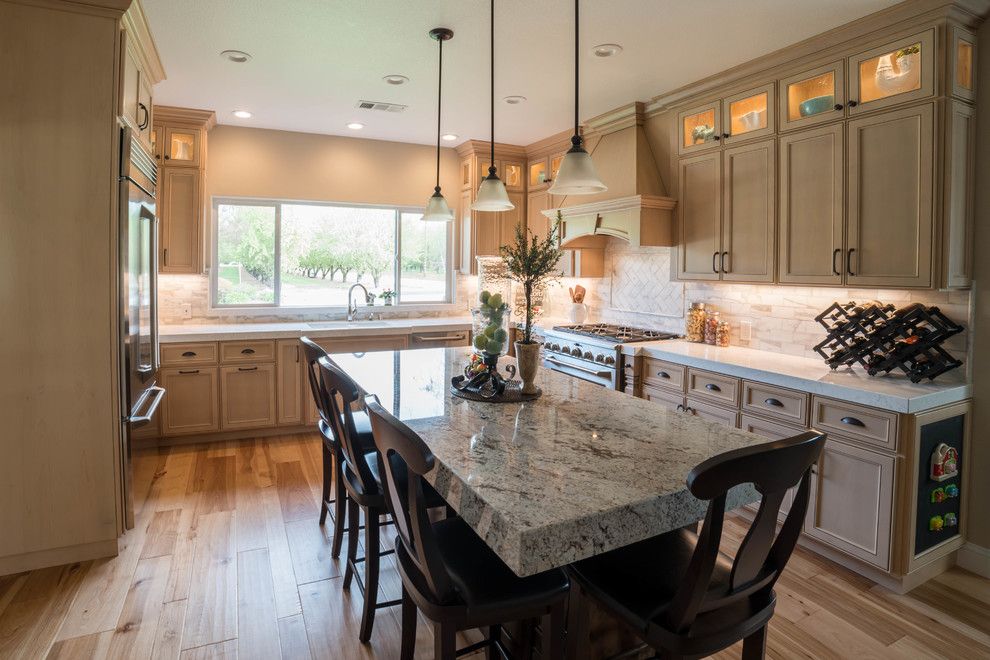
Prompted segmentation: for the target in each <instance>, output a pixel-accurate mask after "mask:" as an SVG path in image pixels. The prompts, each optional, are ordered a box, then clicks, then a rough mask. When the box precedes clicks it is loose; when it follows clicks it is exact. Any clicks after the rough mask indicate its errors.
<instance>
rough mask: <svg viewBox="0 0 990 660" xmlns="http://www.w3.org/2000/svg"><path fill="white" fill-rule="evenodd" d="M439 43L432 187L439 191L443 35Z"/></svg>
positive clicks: (438, 40)
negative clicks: (435, 177) (435, 174)
mask: <svg viewBox="0 0 990 660" xmlns="http://www.w3.org/2000/svg"><path fill="white" fill-rule="evenodd" d="M437 42H438V43H439V44H440V66H439V67H438V68H439V71H438V72H437V185H436V188H435V189H434V190H435V191H436V192H440V113H441V108H442V103H443V37H441V38H439V39H437Z"/></svg>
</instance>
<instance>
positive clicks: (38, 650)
mask: <svg viewBox="0 0 990 660" xmlns="http://www.w3.org/2000/svg"><path fill="white" fill-rule="evenodd" d="M320 466H321V460H320V445H319V441H318V438H317V437H316V436H315V435H302V436H282V437H277V438H261V439H257V440H246V441H240V442H231V443H227V444H216V445H209V446H206V445H201V446H186V447H174V448H161V449H153V450H143V451H140V452H139V453H138V455H137V456H136V457H135V462H134V471H135V480H134V481H135V489H136V496H135V499H136V502H135V510H136V514H137V522H138V524H137V527H136V528H135V529H133V530H131V531H130V532H128V534H127V535H126V536H125V537H124V543H123V544H122V549H121V553H120V555H119V556H117V557H115V558H113V559H107V560H99V561H92V562H85V563H81V564H73V565H69V566H60V567H56V568H49V569H44V570H38V571H32V572H30V573H22V574H19V575H11V576H6V577H0V658H5V659H6V658H32V659H33V658H45V657H49V658H73V659H75V658H106V657H112V658H182V659H183V660H192V659H193V658H197V659H198V658H235V657H240V658H242V659H244V658H264V659H270V658H278V657H283V658H348V659H349V658H395V657H398V642H399V622H398V612H397V611H395V608H393V609H392V610H380V611H379V615H378V618H377V621H376V624H375V632H374V636H373V639H372V642H371V644H370V645H367V646H364V645H362V644H360V643H359V642H358V641H357V628H358V624H359V620H360V604H361V601H360V595H359V592H358V591H357V590H356V589H355V590H354V593H353V595H348V594H347V593H344V592H343V591H342V590H341V586H340V585H341V578H340V576H341V572H342V567H341V564H340V563H339V562H335V561H332V560H331V559H330V558H329V534H328V531H327V530H325V529H322V528H321V527H320V526H319V525H318V524H317V518H318V513H319V494H320V483H321V467H320ZM742 533H743V528H742V527H741V525H740V524H739V523H738V522H733V523H732V524H730V525H729V526H728V529H727V545H728V546H734V545H736V544H738V542H739V540H740V539H741V535H742ZM386 536H391V534H387V535H386ZM730 549H734V548H730ZM391 559H392V558H391V557H388V558H386V565H385V567H384V575H383V585H382V591H383V592H384V593H385V594H386V595H387V596H388V597H390V598H391V597H395V595H396V594H398V592H399V588H400V583H399V579H398V575H397V574H396V572H395V568H394V565H392V564H391V563H390V562H391ZM777 593H778V607H777V613H776V616H775V617H774V619H773V621H772V622H771V624H770V636H769V645H768V655H769V656H770V657H772V658H797V657H802V658H853V657H855V658H866V657H869V658H967V660H972V659H974V658H990V615H988V612H990V580H986V579H983V578H980V577H977V576H975V575H972V574H970V573H967V572H965V571H963V570H959V569H955V570H952V571H950V572H948V573H946V574H945V575H943V576H941V577H939V578H937V579H936V580H933V581H931V582H929V583H927V584H926V585H923V586H922V587H920V588H918V589H915V590H914V591H913V592H911V593H910V594H907V595H903V596H901V595H897V594H894V593H891V592H890V591H888V590H886V589H884V588H882V587H879V586H877V585H874V584H873V583H871V582H869V581H868V580H866V579H864V578H861V577H859V576H857V575H855V574H853V573H851V572H849V571H847V570H845V569H843V568H841V567H839V566H837V565H835V564H832V563H831V562H829V561H827V560H825V559H822V558H820V557H818V556H817V555H814V554H812V553H809V552H806V551H804V550H800V549H799V550H798V551H797V552H796V554H795V556H794V557H793V559H792V560H791V563H790V564H789V565H788V568H787V571H786V572H785V574H784V577H783V578H782V580H781V582H780V584H779V587H778V589H777ZM418 634H419V646H418V649H419V656H420V657H423V658H428V657H431V655H432V632H431V630H430V628H429V626H428V624H427V623H426V621H425V620H424V619H421V620H420V625H419V627H418ZM478 638H479V637H478V636H476V635H472V636H469V637H468V638H465V639H464V640H462V642H466V641H475V640H476V639H478ZM718 657H719V658H738V657H739V648H738V646H737V647H735V648H732V649H729V650H727V651H725V652H723V653H721V654H719V656H718Z"/></svg>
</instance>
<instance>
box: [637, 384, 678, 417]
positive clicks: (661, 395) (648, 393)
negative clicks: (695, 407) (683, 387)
mask: <svg viewBox="0 0 990 660" xmlns="http://www.w3.org/2000/svg"><path fill="white" fill-rule="evenodd" d="M643 398H644V399H646V400H647V401H651V402H653V403H657V404H660V405H661V406H663V407H664V408H666V409H667V410H672V411H674V412H685V410H684V395H683V394H679V393H677V392H671V391H669V390H662V389H660V388H657V387H653V386H652V385H647V384H645V383H644V385H643Z"/></svg>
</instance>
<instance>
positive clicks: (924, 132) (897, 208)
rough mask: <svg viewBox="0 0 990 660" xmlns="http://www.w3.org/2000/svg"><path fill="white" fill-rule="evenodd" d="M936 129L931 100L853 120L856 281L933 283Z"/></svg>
mask: <svg viewBox="0 0 990 660" xmlns="http://www.w3.org/2000/svg"><path fill="white" fill-rule="evenodd" d="M933 133H934V124H933V107H932V105H931V104H925V105H921V106H917V107H913V108H906V109H903V110H893V111H890V112H886V113H883V114H881V115H873V116H871V117H867V118H863V119H856V120H853V121H850V122H849V157H848V165H849V208H848V213H847V222H848V227H849V235H848V240H847V243H848V246H847V247H848V249H849V250H850V252H851V254H849V253H847V255H846V281H847V282H848V283H850V284H854V285H857V286H870V287H927V286H930V285H931V281H932V226H933V207H932V198H933V192H934V190H933V188H934V174H933V169H932V161H933V159H934V156H935V153H934V148H933Z"/></svg>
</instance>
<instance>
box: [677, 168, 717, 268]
mask: <svg viewBox="0 0 990 660" xmlns="http://www.w3.org/2000/svg"><path fill="white" fill-rule="evenodd" d="M677 208H678V212H679V214H680V223H679V225H680V227H679V230H680V238H679V240H678V246H677V250H678V260H677V263H678V276H679V277H680V278H681V279H690V280H717V279H719V271H718V258H719V255H720V252H721V241H720V235H719V232H720V230H721V223H722V153H721V152H720V151H714V152H712V153H706V154H701V155H698V156H694V157H692V158H682V159H681V161H680V176H679V177H678V205H677Z"/></svg>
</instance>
